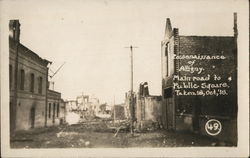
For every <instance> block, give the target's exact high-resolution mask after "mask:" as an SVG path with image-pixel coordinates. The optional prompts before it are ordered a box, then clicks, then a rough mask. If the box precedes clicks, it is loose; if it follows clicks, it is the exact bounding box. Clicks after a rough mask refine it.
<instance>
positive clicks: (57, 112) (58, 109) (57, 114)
mask: <svg viewBox="0 0 250 158" xmlns="http://www.w3.org/2000/svg"><path fill="white" fill-rule="evenodd" d="M59 112H60V106H59V103H57V111H56V117H59Z"/></svg>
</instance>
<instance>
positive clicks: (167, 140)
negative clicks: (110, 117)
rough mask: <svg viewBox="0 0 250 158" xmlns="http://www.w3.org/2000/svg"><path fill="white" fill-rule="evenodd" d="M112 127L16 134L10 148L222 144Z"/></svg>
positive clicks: (61, 128) (84, 125) (93, 125)
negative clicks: (131, 132) (131, 131)
mask: <svg viewBox="0 0 250 158" xmlns="http://www.w3.org/2000/svg"><path fill="white" fill-rule="evenodd" d="M114 126H115V125H114V124H112V123H110V122H104V121H96V122H88V123H79V124H76V125H61V126H58V127H48V128H40V129H33V130H30V131H20V132H17V134H16V135H15V136H14V137H13V139H11V147H12V148H86V147H87V148H109V147H110V148H111V147H113V148H114V147H115V148H124V147H182V146H211V145H212V146H213V145H214V146H215V145H226V144H223V143H222V144H221V143H218V142H216V140H212V139H210V138H207V137H204V136H197V135H194V134H191V133H178V132H177V133H175V132H169V131H166V130H148V131H136V132H135V134H134V136H133V137H132V136H131V134H130V132H129V129H122V130H120V131H119V132H118V133H117V134H115V133H116V130H115V129H114V128H112V127H114ZM116 126H117V125H116Z"/></svg>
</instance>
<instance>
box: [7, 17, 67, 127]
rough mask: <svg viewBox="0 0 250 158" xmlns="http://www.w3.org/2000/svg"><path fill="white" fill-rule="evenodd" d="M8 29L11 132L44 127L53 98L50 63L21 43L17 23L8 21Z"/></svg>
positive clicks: (18, 24)
mask: <svg viewBox="0 0 250 158" xmlns="http://www.w3.org/2000/svg"><path fill="white" fill-rule="evenodd" d="M9 30H10V35H9V91H10V102H9V103H10V131H11V132H14V131H17V130H27V129H30V128H36V127H44V126H46V125H47V122H49V121H47V115H48V113H49V112H48V108H47V106H48V98H49V97H52V95H51V92H52V91H49V90H48V87H49V86H48V65H49V64H51V62H50V61H48V60H46V59H42V58H41V57H40V56H38V55H37V54H36V53H35V52H33V51H31V50H30V49H28V48H27V47H25V46H24V45H23V44H21V43H20V23H19V20H10V23H9ZM58 97H61V95H59V96H58ZM58 100H61V98H60V99H59V98H58ZM49 104H50V102H49ZM57 106H58V109H59V108H60V105H58V104H57ZM62 112H63V111H62ZM57 113H58V112H57ZM62 114H63V113H62Z"/></svg>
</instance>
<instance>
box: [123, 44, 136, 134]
mask: <svg viewBox="0 0 250 158" xmlns="http://www.w3.org/2000/svg"><path fill="white" fill-rule="evenodd" d="M125 48H130V66H131V76H130V77H131V79H130V84H131V85H130V108H131V110H130V111H131V124H130V130H131V135H132V136H133V135H134V94H133V48H138V47H137V46H132V45H131V46H130V47H125Z"/></svg>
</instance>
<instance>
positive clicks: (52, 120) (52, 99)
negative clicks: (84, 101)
mask: <svg viewBox="0 0 250 158" xmlns="http://www.w3.org/2000/svg"><path fill="white" fill-rule="evenodd" d="M47 105H48V107H47V119H46V125H47V126H53V125H59V124H62V123H63V122H64V121H65V114H66V109H65V103H64V101H63V100H62V99H61V93H59V92H56V91H53V90H48V104H47Z"/></svg>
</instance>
